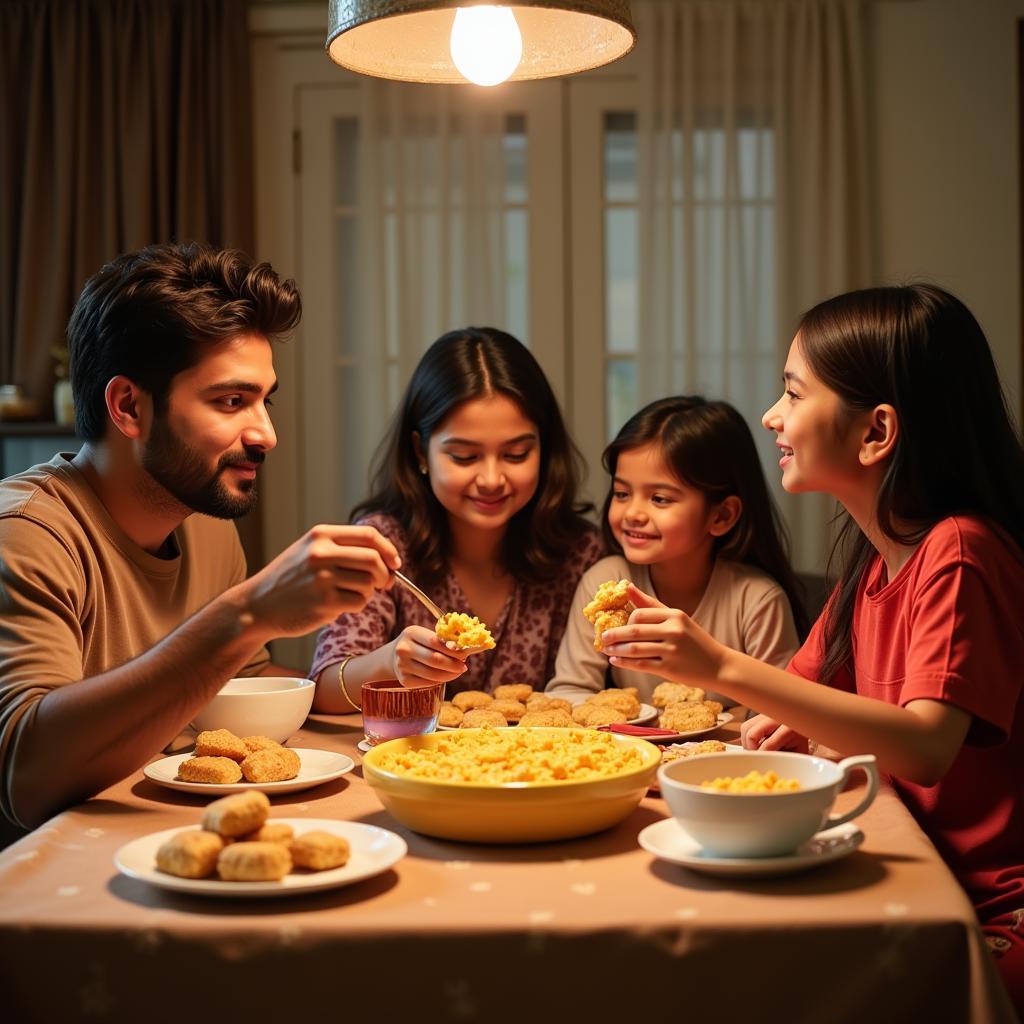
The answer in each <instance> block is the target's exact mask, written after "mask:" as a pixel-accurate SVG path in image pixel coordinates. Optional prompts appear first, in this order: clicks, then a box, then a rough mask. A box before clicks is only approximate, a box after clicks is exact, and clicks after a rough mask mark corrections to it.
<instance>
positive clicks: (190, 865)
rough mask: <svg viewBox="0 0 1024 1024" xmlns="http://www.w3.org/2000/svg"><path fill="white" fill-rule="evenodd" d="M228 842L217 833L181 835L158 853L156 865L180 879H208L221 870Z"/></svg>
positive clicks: (175, 836) (197, 832) (188, 833)
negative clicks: (219, 865) (220, 863)
mask: <svg viewBox="0 0 1024 1024" xmlns="http://www.w3.org/2000/svg"><path fill="white" fill-rule="evenodd" d="M223 849H224V840H223V839H221V837H220V836H219V835H217V833H216V832H207V831H193V832H178V833H176V834H175V835H173V836H171V838H170V839H168V840H167V841H166V842H165V843H162V844H161V846H160V848H159V849H158V850H157V851H156V866H157V869H158V870H159V871H162V872H164V874H166V875H177V876H178V878H208V877H209V876H210V875H212V874H213V873H214V871H216V870H217V858H218V857H219V856H220V852H221V850H223Z"/></svg>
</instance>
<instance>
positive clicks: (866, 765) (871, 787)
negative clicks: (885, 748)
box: [821, 754, 878, 830]
mask: <svg viewBox="0 0 1024 1024" xmlns="http://www.w3.org/2000/svg"><path fill="white" fill-rule="evenodd" d="M857 768H859V769H860V770H861V771H862V772H864V774H865V775H866V776H867V779H868V791H867V792H866V793H865V794H864V799H863V800H861V802H860V803H859V804H857V806H856V807H854V809H853V810H852V811H847V813H846V814H834V815H831V816H830V817H828V818H826V819H825V823H824V824H823V825H822V826H821V828H822V830H823V829H826V828H834V827H835V826H836V825H842V824H843V822H845V821H849V820H850V819H851V818H856V817H857V815H858V814H860V813H861V812H862V811H865V810H867V808H868V807H869V806H870V805H871V801H872V800H874V799H875V794H876V793H877V792H878V765H877V764H875V755H874V754H857V755H856V756H854V757H846V758H843V760H842V761H840V762H839V770H840V771H841V772H842V773H843V779H842V783H841V784H840V787H839V788H840V789H841V788H842V787H843V786H844V785H846V780H847V779H848V778H849V777H850V772H852V771H855V770H856V769H857ZM836 792H838V790H837V791H836Z"/></svg>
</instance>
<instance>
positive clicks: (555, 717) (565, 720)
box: [519, 708, 574, 729]
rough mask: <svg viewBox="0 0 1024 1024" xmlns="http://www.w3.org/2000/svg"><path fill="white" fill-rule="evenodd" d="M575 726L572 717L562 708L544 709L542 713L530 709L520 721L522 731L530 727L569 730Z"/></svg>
mask: <svg viewBox="0 0 1024 1024" xmlns="http://www.w3.org/2000/svg"><path fill="white" fill-rule="evenodd" d="M573 724H574V723H573V720H572V715H570V714H569V712H568V711H563V710H562V709H561V708H544V709H543V710H541V711H534V710H532V709H530V710H528V711H527V712H526V714H525V715H523V717H522V718H520V719H519V728H520V729H523V728H529V727H530V726H534V727H537V728H543V729H568V728H569V727H570V726H572V725H573Z"/></svg>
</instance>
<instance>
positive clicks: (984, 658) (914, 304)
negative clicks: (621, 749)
mask: <svg viewBox="0 0 1024 1024" xmlns="http://www.w3.org/2000/svg"><path fill="white" fill-rule="evenodd" d="M783 380H784V382H785V392H784V394H783V395H782V397H781V398H780V399H779V401H778V402H776V404H775V405H773V406H772V408H771V409H769V410H768V412H767V413H765V416H764V425H765V426H766V427H767V428H768V429H769V430H772V431H774V432H775V434H776V445H777V447H778V448H779V452H780V456H781V457H780V459H779V465H780V467H781V469H782V485H783V487H784V488H785V489H786V490H787V491H790V492H794V493H795V492H800V491H824V492H825V493H827V494H830V495H832V496H833V497H835V498H836V499H837V500H838V501H839V502H840V503H841V505H842V506H843V508H844V509H845V512H846V518H845V521H844V524H843V528H842V531H841V533H840V536H839V538H838V541H837V544H836V549H835V552H834V555H838V556H839V557H838V561H839V563H840V568H839V572H838V583H837V585H836V587H835V590H834V591H833V593H832V596H831V598H830V599H829V602H828V604H827V605H826V608H825V611H824V612H823V614H822V616H821V618H820V619H819V620H818V622H817V623H816V624H815V626H814V628H813V629H812V630H811V633H810V636H809V637H808V638H807V641H806V642H805V643H804V646H803V647H802V648H801V649H800V651H799V652H798V653H797V655H796V656H795V657H794V659H793V661H792V662H791V664H790V666H789V669H788V671H786V672H783V671H781V670H779V669H777V668H773V667H771V666H769V665H765V664H763V663H760V662H758V661H756V660H754V659H753V658H751V657H749V656H747V655H743V654H739V653H737V652H735V651H731V650H729V649H728V648H725V647H723V646H722V645H721V644H719V643H718V642H717V641H715V640H714V639H713V638H712V637H710V636H709V635H708V634H707V633H705V632H704V631H703V630H701V629H700V628H699V627H698V626H696V624H695V623H693V621H692V620H691V619H690V618H689V617H688V616H686V615H685V614H684V613H683V612H681V611H678V610H676V609H671V608H666V607H664V606H663V605H661V604H660V603H659V602H657V601H656V600H654V599H653V598H651V597H649V596H648V595H645V594H643V593H642V592H640V591H638V590H636V588H632V589H631V594H630V596H631V598H632V600H633V602H634V604H636V606H637V610H636V611H635V612H633V614H632V615H631V617H630V620H629V624H627V625H626V626H622V627H619V628H618V629H613V630H609V631H608V632H607V633H605V634H604V641H603V642H604V647H605V651H606V652H607V653H608V655H609V657H610V660H611V663H612V664H613V665H617V666H621V667H623V668H630V669H635V670H638V671H643V672H652V673H655V674H657V675H659V676H661V677H662V678H666V679H677V680H681V681H685V682H688V683H697V684H699V685H702V686H703V685H707V686H708V687H709V688H711V689H715V690H718V691H720V692H722V693H725V694H727V695H729V696H731V697H732V698H733V699H735V700H737V701H739V702H740V703H743V704H748V705H751V706H754V707H757V708H759V709H761V710H762V711H763V712H765V714H764V715H761V716H758V717H756V718H753V719H751V720H750V721H749V722H747V723H746V724H745V725H744V727H743V743H744V745H745V746H747V747H755V748H756V747H760V748H761V749H781V748H786V749H797V750H806V749H807V740H806V737H807V736H813V737H814V738H815V740H816V741H818V742H819V743H821V744H824V745H825V746H827V747H831V748H833V749H834V750H841V751H844V752H845V753H859V752H870V753H873V754H875V756H876V757H877V758H878V762H879V766H880V767H881V768H882V769H883V770H884V771H886V772H888V773H889V775H890V777H891V780H892V782H893V785H894V786H895V787H896V789H897V791H898V792H899V793H900V796H901V797H902V798H903V800H904V802H905V803H906V804H907V806H908V807H909V808H910V810H911V812H912V813H913V814H914V816H915V817H916V818H917V820H918V822H919V823H920V824H921V826H922V828H924V830H925V831H926V832H927V833H928V835H929V836H930V837H931V839H932V840H933V842H934V843H935V845H936V847H937V848H938V849H939V851H940V852H941V853H942V855H943V857H944V858H945V859H946V860H947V862H948V863H949V864H950V867H951V868H952V869H953V871H954V872H955V873H956V875H957V877H958V879H959V880H960V882H961V884H962V885H963V886H964V888H965V889H966V890H967V892H968V894H969V895H970V897H971V899H972V901H973V902H974V905H975V907H976V908H977V911H978V914H979V917H980V919H981V921H982V924H983V926H984V928H985V930H986V932H987V934H988V938H989V944H990V946H991V948H992V949H993V951H994V952H995V953H996V955H997V956H998V957H999V968H1000V971H1001V973H1002V974H1003V977H1004V979H1005V980H1006V982H1007V985H1008V987H1009V989H1010V993H1011V996H1012V998H1013V999H1014V1001H1015V1003H1016V1004H1017V1006H1018V1008H1024V933H1022V930H1021V928H1022V925H1021V922H1022V920H1024V798H1022V794H1024V713H1022V711H1021V699H1020V697H1021V689H1022V683H1024V668H1022V666H1024V623H1022V619H1021V616H1020V609H1021V608H1022V607H1024V551H1022V549H1024V448H1022V446H1021V442H1020V438H1019V437H1018V435H1017V433H1016V431H1015V429H1014V427H1013V425H1012V423H1011V421H1010V417H1009V415H1008V413H1007V410H1006V407H1005V404H1004V401H1003V396H1002V391H1001V388H1000V385H999V379H998V375H997V373H996V369H995V364H994V362H993V360H992V354H991V352H990V350H989V347H988V343H987V341H986V339H985V336H984V334H983V333H982V331H981V328H980V327H979V326H978V323H977V321H976V320H975V319H974V317H973V316H972V315H971V313H970V311H969V310H968V309H967V308H966V307H965V306H964V305H963V303H961V302H960V301H959V300H958V299H956V298H954V297H953V296H952V295H950V294H949V293H947V292H945V291H943V290H942V289H940V288H936V287H933V286H928V285H913V286H908V287H900V288H873V289H868V290H865V291H859V292H851V293H849V294H846V295H840V296H838V297H836V298H833V299H829V300H828V301H826V302H823V303H821V304H820V305H818V306H816V307H814V309H812V310H810V311H809V312H808V313H806V314H805V315H804V316H803V318H802V319H801V322H800V326H799V330H798V331H797V334H796V337H795V338H794V339H793V343H792V345H791V347H790V351H789V357H788V359H787V361H786V367H785V372H784V374H783ZM821 683H824V684H827V685H818V684H821ZM768 716H770V717H768ZM781 723H785V724H784V725H783V724H781Z"/></svg>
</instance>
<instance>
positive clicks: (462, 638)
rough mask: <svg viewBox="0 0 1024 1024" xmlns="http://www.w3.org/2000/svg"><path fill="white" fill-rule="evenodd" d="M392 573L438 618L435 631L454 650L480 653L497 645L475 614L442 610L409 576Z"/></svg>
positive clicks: (396, 572) (394, 571)
mask: <svg viewBox="0 0 1024 1024" xmlns="http://www.w3.org/2000/svg"><path fill="white" fill-rule="evenodd" d="M392 574H393V575H394V577H395V579H396V580H398V582H399V583H401V584H402V586H403V587H405V589H406V590H408V591H409V593H410V594H412V596H413V597H415V598H416V600H417V601H419V602H420V604H422V605H423V607H424V608H426V609H427V611H429V612H430V614H431V615H433V616H434V618H435V619H436V620H437V624H436V625H435V627H434V632H435V633H437V635H438V636H439V637H440V638H441V639H442V640H444V641H445V642H446V643H447V645H448V646H449V647H450V648H452V650H456V649H458V650H462V651H468V652H469V653H470V654H479V653H480V651H489V650H490V649H491V648H492V647H494V646H495V644H494V638H493V637H492V636H491V634H490V631H489V630H488V629H487V627H486V626H485V625H484V624H483V623H482V622H481V621H480V620H479V619H478V618H477V617H476V616H475V615H467V614H466V613H465V612H446V611H442V609H441V608H439V607H438V606H437V605H436V604H435V603H434V602H433V601H431V599H430V598H429V597H427V595H426V594H424V593H423V591H422V590H420V588H419V587H417V586H416V584H415V583H413V581H412V580H411V579H409V577H408V576H403V575H402V573H400V572H398V571H396V570H394V569H393V570H392Z"/></svg>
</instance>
